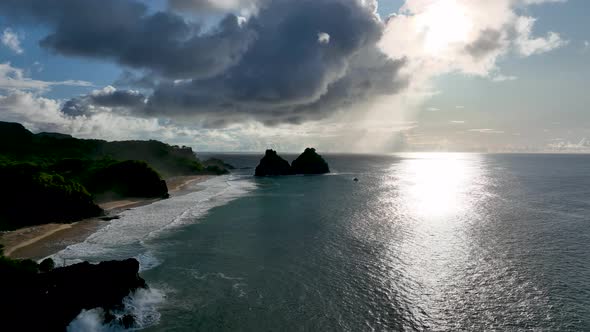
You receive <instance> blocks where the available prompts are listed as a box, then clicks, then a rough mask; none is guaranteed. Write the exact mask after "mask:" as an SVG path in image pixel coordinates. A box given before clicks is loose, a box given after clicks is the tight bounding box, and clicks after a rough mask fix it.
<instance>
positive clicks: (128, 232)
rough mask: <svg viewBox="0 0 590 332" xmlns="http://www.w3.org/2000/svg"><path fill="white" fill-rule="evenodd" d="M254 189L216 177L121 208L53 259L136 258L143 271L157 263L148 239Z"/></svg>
mask: <svg viewBox="0 0 590 332" xmlns="http://www.w3.org/2000/svg"><path fill="white" fill-rule="evenodd" d="M254 188H255V184H254V183H253V182H252V181H250V180H248V179H247V178H244V177H238V176H231V175H230V176H218V177H215V178H212V179H210V180H208V181H205V182H203V183H198V184H194V185H192V189H195V190H196V189H201V190H199V191H194V192H191V193H188V194H185V195H182V196H176V197H172V198H169V199H166V200H161V201H158V202H155V203H153V204H150V205H146V206H142V207H138V208H134V209H130V210H126V211H123V212H122V213H121V214H120V218H119V219H116V220H113V221H110V222H109V224H108V225H107V226H105V227H103V228H101V229H100V230H98V231H97V232H96V233H94V234H92V235H91V236H89V237H88V238H87V239H86V240H85V241H84V242H82V243H78V244H74V245H71V246H68V247H67V248H66V249H64V250H62V251H60V252H58V253H57V254H55V255H53V256H52V258H53V259H54V260H55V261H56V262H60V263H61V262H66V264H71V263H73V262H77V261H79V260H89V261H98V260H105V259H120V258H127V257H136V258H138V260H139V261H140V263H142V270H145V269H149V268H152V267H154V266H157V265H158V264H159V262H158V259H157V258H156V256H155V255H154V253H153V252H152V251H151V250H150V248H149V244H148V242H149V241H150V240H153V239H155V238H157V237H159V236H160V235H161V234H162V233H163V232H167V231H170V230H173V229H176V228H178V227H180V226H183V225H187V224H190V223H194V222H197V221H198V219H199V218H200V217H202V216H204V215H205V214H206V213H207V212H208V211H209V210H210V209H211V208H213V207H216V206H220V205H223V204H225V203H227V202H229V201H231V200H233V199H236V198H238V197H240V196H242V195H244V194H246V193H248V192H250V191H251V190H252V189H254Z"/></svg>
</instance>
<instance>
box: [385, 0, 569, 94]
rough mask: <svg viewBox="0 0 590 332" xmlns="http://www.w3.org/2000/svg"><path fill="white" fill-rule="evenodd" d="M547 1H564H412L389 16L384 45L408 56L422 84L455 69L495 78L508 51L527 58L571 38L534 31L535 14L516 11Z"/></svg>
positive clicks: (396, 56) (391, 51) (392, 53)
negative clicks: (524, 14) (500, 62)
mask: <svg viewBox="0 0 590 332" xmlns="http://www.w3.org/2000/svg"><path fill="white" fill-rule="evenodd" d="M546 2H560V1H543V0H535V1H531V0H528V1H527V0H495V1H488V0H407V1H406V2H405V4H404V6H403V7H402V9H401V11H400V13H398V14H397V15H393V16H391V17H389V19H388V20H387V22H386V28H385V33H384V36H383V38H382V40H381V43H380V46H381V48H382V50H383V51H384V52H385V53H386V54H388V55H389V56H390V57H392V58H393V59H399V58H406V59H408V66H407V67H406V69H407V70H408V71H409V72H411V73H412V75H413V76H414V77H415V80H414V81H415V82H416V85H417V86H425V85H427V83H428V82H429V81H430V80H431V78H432V77H435V76H438V75H442V74H446V73H450V72H461V73H465V74H469V75H477V76H484V77H491V74H492V73H494V72H495V71H497V62H498V60H500V59H501V58H503V57H505V56H507V55H509V54H518V55H520V56H524V57H526V56H531V55H534V54H540V53H544V52H548V51H551V50H554V49H556V48H559V47H562V46H563V45H565V44H566V43H567V41H565V40H563V39H562V38H561V36H560V35H559V34H558V33H556V32H548V33H547V34H546V36H544V37H536V36H533V34H532V31H533V27H534V24H535V22H536V19H535V18H532V17H528V16H521V15H519V14H518V13H517V8H518V7H526V6H529V5H532V4H540V3H546Z"/></svg>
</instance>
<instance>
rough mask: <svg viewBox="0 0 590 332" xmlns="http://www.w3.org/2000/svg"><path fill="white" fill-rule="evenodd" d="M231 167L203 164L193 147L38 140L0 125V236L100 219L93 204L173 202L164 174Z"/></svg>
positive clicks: (59, 137) (54, 137)
mask: <svg viewBox="0 0 590 332" xmlns="http://www.w3.org/2000/svg"><path fill="white" fill-rule="evenodd" d="M229 167H231V166H229V165H227V164H225V163H223V161H221V160H209V161H206V162H205V163H201V162H200V161H199V160H198V159H197V157H196V155H195V153H194V152H193V151H192V149H191V148H189V147H179V146H171V145H168V144H165V143H162V142H158V141H124V142H107V141H102V140H83V139H77V138H73V137H72V136H69V135H64V134H57V133H40V134H33V133H31V132H30V131H28V130H27V129H25V128H24V127H23V126H22V125H20V124H17V123H8V122H0V181H1V182H0V183H1V184H2V190H1V191H0V230H7V229H14V228H18V227H23V226H29V225H35V224H42V223H48V222H71V221H76V220H80V219H82V218H87V217H92V216H96V215H99V214H101V213H102V210H101V209H100V208H99V207H98V206H97V205H96V204H95V203H94V202H95V201H99V202H101V201H106V200H110V199H117V198H124V197H141V198H161V197H167V196H168V188H167V186H166V182H165V181H164V180H163V179H162V176H164V177H171V176H181V175H195V174H215V175H219V174H225V173H227V172H228V171H227V169H228V168H229Z"/></svg>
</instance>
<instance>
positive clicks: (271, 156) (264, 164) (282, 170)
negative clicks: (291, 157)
mask: <svg viewBox="0 0 590 332" xmlns="http://www.w3.org/2000/svg"><path fill="white" fill-rule="evenodd" d="M291 174H293V172H292V171H291V166H290V165H289V162H288V161H286V160H285V159H283V158H281V157H280V156H279V155H278V154H277V152H276V151H274V150H266V153H265V154H264V157H263V158H262V159H261V160H260V164H259V165H258V166H257V167H256V171H255V173H254V175H255V176H278V175H291Z"/></svg>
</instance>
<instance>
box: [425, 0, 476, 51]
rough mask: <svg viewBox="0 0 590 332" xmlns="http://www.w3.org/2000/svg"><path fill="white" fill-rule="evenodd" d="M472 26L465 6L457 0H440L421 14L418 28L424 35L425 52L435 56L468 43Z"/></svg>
mask: <svg viewBox="0 0 590 332" xmlns="http://www.w3.org/2000/svg"><path fill="white" fill-rule="evenodd" d="M472 26H473V23H472V21H471V19H470V18H469V16H468V13H467V10H466V8H465V7H464V6H462V5H460V4H459V3H457V1H455V0H439V1H436V2H434V3H432V4H430V5H429V6H428V7H427V8H426V9H425V11H424V12H423V13H421V14H420V16H419V18H418V19H417V26H416V28H417V29H418V31H419V32H420V33H421V34H424V50H425V51H426V52H428V53H431V54H434V53H438V52H441V51H444V50H445V49H447V48H448V47H449V46H451V45H452V44H455V43H461V42H466V41H467V40H468V38H469V33H470V31H471V29H472Z"/></svg>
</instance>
